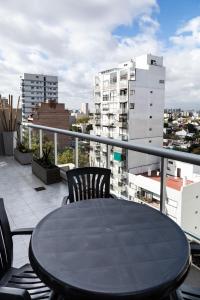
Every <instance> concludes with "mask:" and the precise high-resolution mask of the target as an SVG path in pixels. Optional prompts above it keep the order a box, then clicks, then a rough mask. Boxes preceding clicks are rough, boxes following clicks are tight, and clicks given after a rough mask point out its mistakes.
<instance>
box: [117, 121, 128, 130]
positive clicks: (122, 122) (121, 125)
mask: <svg viewBox="0 0 200 300" xmlns="http://www.w3.org/2000/svg"><path fill="white" fill-rule="evenodd" d="M117 124H118V126H119V127H120V128H124V129H127V128H128V123H127V121H126V122H125V121H119V122H118V123H117Z"/></svg>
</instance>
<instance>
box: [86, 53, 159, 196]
mask: <svg viewBox="0 0 200 300" xmlns="http://www.w3.org/2000/svg"><path fill="white" fill-rule="evenodd" d="M164 90H165V68H164V67H163V58H162V57H158V56H153V55H151V54H147V55H143V56H139V57H136V58H135V59H133V60H130V61H128V62H125V63H123V64H120V65H119V66H118V67H117V68H114V69H110V70H105V71H102V72H100V73H99V74H98V75H97V76H96V77H95V86H94V101H95V114H94V129H93V132H92V133H93V134H95V135H99V136H105V137H109V138H114V139H118V140H123V141H128V142H129V143H138V144H142V145H145V144H146V145H147V144H148V145H149V144H150V145H152V146H159V147H162V145H163V112H164ZM106 161H107V148H106V145H103V144H101V145H100V144H97V143H94V142H92V143H91V152H90V164H91V165H94V166H102V167H106ZM108 163H109V167H110V169H111V172H112V176H111V188H112V189H113V190H115V191H118V194H120V195H124V196H127V183H128V176H127V173H132V174H139V173H144V172H148V171H149V170H155V169H157V168H159V158H158V157H154V156H149V155H146V154H141V153H138V152H133V151H128V150H125V149H121V148H117V147H112V148H111V153H110V159H108Z"/></svg>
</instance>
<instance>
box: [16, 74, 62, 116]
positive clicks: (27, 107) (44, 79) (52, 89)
mask: <svg viewBox="0 0 200 300" xmlns="http://www.w3.org/2000/svg"><path fill="white" fill-rule="evenodd" d="M21 98H22V120H26V119H27V117H28V116H29V115H30V114H31V113H32V109H33V108H35V106H36V105H37V104H39V103H40V102H44V101H46V100H53V101H55V102H58V77H57V76H50V75H41V74H28V73H24V76H23V78H22V79H21Z"/></svg>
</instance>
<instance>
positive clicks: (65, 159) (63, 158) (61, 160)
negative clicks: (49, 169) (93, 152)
mask: <svg viewBox="0 0 200 300" xmlns="http://www.w3.org/2000/svg"><path fill="white" fill-rule="evenodd" d="M66 163H74V153H73V149H72V148H69V147H67V148H66V149H65V150H64V151H63V152H62V153H59V154H58V164H66Z"/></svg>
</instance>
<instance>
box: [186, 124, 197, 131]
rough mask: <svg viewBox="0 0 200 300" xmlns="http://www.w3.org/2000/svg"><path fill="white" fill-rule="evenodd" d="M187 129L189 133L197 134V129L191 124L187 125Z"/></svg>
mask: <svg viewBox="0 0 200 300" xmlns="http://www.w3.org/2000/svg"><path fill="white" fill-rule="evenodd" d="M187 129H188V131H189V133H196V132H197V129H196V127H195V126H194V125H193V124H191V123H188V124H187Z"/></svg>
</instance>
